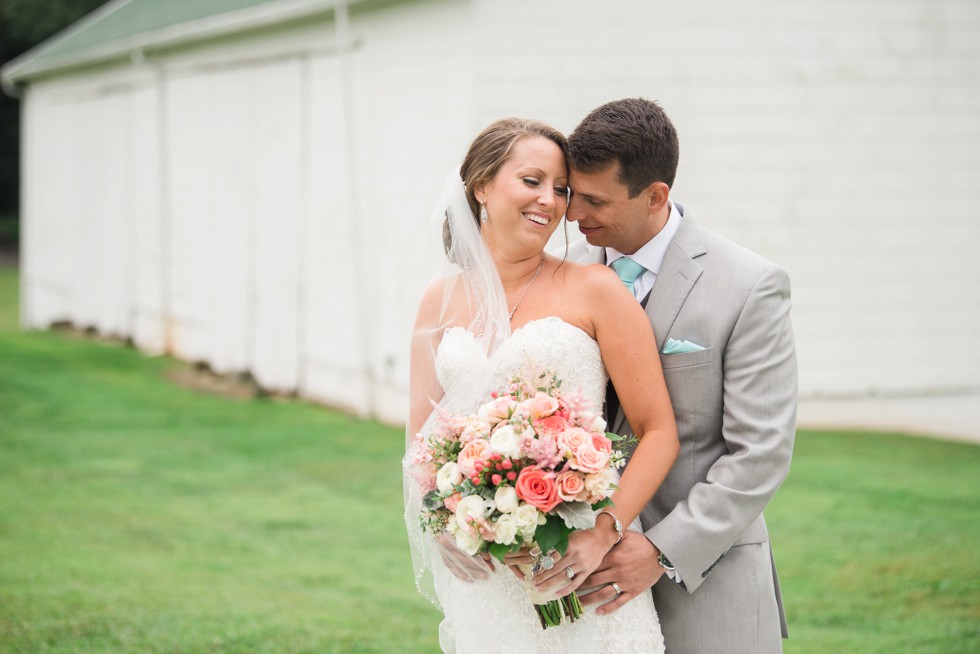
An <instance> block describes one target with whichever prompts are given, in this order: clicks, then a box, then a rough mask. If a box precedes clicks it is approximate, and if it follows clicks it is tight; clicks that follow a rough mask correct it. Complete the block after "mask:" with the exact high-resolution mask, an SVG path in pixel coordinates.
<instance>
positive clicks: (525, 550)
mask: <svg viewBox="0 0 980 654" xmlns="http://www.w3.org/2000/svg"><path fill="white" fill-rule="evenodd" d="M534 549H535V548H533V547H530V546H528V545H525V546H524V547H522V548H521V549H519V550H518V551H516V552H509V553H508V554H507V555H506V556H504V565H506V566H507V567H508V568H510V571H511V572H513V573H514V576H515V577H517V578H518V579H520V580H521V581H524V580H525V579H526V578H527V577H526V576H525V574H524V571H523V570H521V566H524V567H525V568H530V567H531V566H532V565H534V555H533V554H531V552H532V551H534ZM557 557H558V555H557V553H556V554H555V558H557Z"/></svg>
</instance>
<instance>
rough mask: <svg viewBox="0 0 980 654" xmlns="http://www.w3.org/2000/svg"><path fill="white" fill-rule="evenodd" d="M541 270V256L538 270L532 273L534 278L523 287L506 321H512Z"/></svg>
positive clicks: (542, 264)
mask: <svg viewBox="0 0 980 654" xmlns="http://www.w3.org/2000/svg"><path fill="white" fill-rule="evenodd" d="M542 268H544V257H543V256H542V257H541V263H539V264H538V269H537V270H535V271H534V276H533V277H531V281H529V282H528V283H527V286H525V287H524V292H523V293H521V296H520V297H519V298H517V302H515V303H514V308H513V309H511V310H510V315H508V316H507V319H508V320H513V319H514V314H515V313H517V307H519V306H520V305H521V300H523V299H524V296H525V295H527V289H529V288H531V284H533V283H534V280H535V279H537V278H538V273H540V272H541V269H542Z"/></svg>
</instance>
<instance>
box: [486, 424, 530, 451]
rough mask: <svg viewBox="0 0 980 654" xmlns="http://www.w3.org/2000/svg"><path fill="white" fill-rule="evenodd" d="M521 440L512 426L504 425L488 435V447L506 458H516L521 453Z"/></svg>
mask: <svg viewBox="0 0 980 654" xmlns="http://www.w3.org/2000/svg"><path fill="white" fill-rule="evenodd" d="M522 440H523V439H522V438H521V437H520V436H518V435H517V432H515V431H514V428H513V427H511V426H510V425H504V426H503V427H500V428H499V429H497V431H495V432H493V433H492V434H491V435H490V449H491V450H493V451H494V452H496V453H497V454H499V455H500V456H502V457H505V458H507V459H518V458H520V457H521V455H522V454H523V452H521V441H522Z"/></svg>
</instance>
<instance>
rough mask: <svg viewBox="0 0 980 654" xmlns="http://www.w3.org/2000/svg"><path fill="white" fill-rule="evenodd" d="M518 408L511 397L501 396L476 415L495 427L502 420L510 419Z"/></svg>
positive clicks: (485, 405)
mask: <svg viewBox="0 0 980 654" xmlns="http://www.w3.org/2000/svg"><path fill="white" fill-rule="evenodd" d="M516 406H517V401H516V400H515V399H514V398H512V397H511V396H510V395H501V396H500V397H498V398H496V399H494V400H490V401H489V402H487V403H486V404H484V405H483V406H481V407H480V408H479V409H477V410H476V414H477V415H478V416H480V418H482V419H483V420H485V421H486V422H488V423H490V425H491V426H493V425H496V424H497V423H498V422H500V421H501V420H507V419H508V418H510V414H511V413H513V411H514V407H516Z"/></svg>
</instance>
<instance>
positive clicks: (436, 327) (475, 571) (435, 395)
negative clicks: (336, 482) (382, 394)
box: [405, 282, 493, 581]
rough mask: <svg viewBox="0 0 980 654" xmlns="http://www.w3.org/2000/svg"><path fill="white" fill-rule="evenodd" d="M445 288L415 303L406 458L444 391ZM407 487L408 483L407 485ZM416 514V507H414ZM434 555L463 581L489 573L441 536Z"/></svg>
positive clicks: (485, 564)
mask: <svg viewBox="0 0 980 654" xmlns="http://www.w3.org/2000/svg"><path fill="white" fill-rule="evenodd" d="M445 292H446V286H445V284H443V283H442V282H435V283H433V284H432V285H431V286H430V287H429V288H428V289H426V292H425V295H424V296H423V298H422V301H421V302H420V303H419V310H418V315H417V316H416V319H415V326H414V328H413V331H412V343H411V351H410V355H409V357H410V358H409V395H410V404H409V411H408V424H407V425H406V429H407V430H408V431H407V434H406V439H405V442H406V455H407V454H408V448H410V447H411V445H412V441H413V438H414V436H415V435H416V434H418V433H419V431H420V430H422V428H423V427H424V425H425V422H426V420H427V419H428V418H429V416H430V415H431V414H432V403H433V402H438V401H439V400H440V399H442V397H443V394H444V391H443V388H442V386H441V384H440V383H439V378H438V377H437V376H436V367H435V359H436V351H437V350H438V347H439V342H440V341H441V340H442V335H443V332H444V330H445V326H446V325H445V324H444V323H445V320H446V317H447V315H446V311H445V304H446V298H445V297H444V294H445ZM409 483H412V482H411V481H410V482H409ZM414 510H416V511H417V510H418V507H414ZM433 540H434V544H435V546H436V551H438V552H439V555H440V557H441V558H442V562H443V564H444V565H445V566H446V568H447V569H448V570H449V571H450V572H451V573H452V574H453V575H455V576H456V577H458V578H459V579H462V580H463V581H475V580H478V579H485V578H486V577H487V573H488V571H490V570H493V564H492V563H491V562H490V561H489V559H488V557H480V556H470V555H469V554H466V553H465V552H463V551H462V550H460V549H459V548H458V547H456V545H455V543H453V541H452V539H450V538H449V537H448V536H446V535H445V534H440V535H438V536H435V537H434V539H433Z"/></svg>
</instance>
